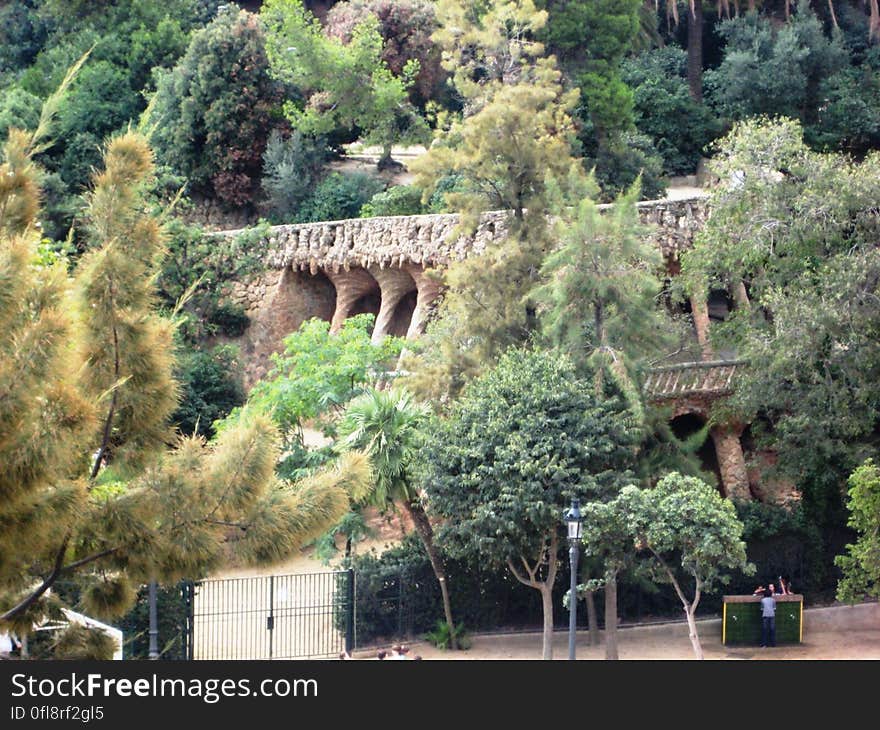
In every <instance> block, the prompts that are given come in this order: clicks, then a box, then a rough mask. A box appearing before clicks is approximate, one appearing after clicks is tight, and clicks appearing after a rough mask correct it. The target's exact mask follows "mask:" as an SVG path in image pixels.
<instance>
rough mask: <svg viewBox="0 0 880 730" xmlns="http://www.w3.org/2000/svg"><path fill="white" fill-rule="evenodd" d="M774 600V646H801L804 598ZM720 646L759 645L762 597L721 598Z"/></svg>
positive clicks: (787, 597) (791, 595)
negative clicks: (722, 612) (722, 606)
mask: <svg viewBox="0 0 880 730" xmlns="http://www.w3.org/2000/svg"><path fill="white" fill-rule="evenodd" d="M774 598H775V599H776V643H777V644H800V643H801V641H803V638H804V597H803V596H802V595H800V594H798V593H792V594H790V595H787V596H774ZM721 643H722V644H724V645H725V646H732V645H741V646H757V645H758V644H760V643H761V597H760V596H724V615H723V619H722V621H721Z"/></svg>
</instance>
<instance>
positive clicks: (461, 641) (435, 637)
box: [425, 621, 471, 649]
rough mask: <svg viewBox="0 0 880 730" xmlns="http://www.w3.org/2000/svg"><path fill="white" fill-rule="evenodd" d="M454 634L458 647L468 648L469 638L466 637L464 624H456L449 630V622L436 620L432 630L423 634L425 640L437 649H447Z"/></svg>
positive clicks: (469, 646) (469, 644) (469, 645)
mask: <svg viewBox="0 0 880 730" xmlns="http://www.w3.org/2000/svg"><path fill="white" fill-rule="evenodd" d="M453 636H455V638H456V640H457V642H458V648H459V649H470V648H471V640H470V639H469V638H468V635H467V631H465V628H464V624H458V625H457V626H456V627H455V628H454V629H453V630H452V631H450V630H449V624H448V623H446V622H445V621H438V622H437V626H436V628H435V629H434V630H433V631H429V632H428V633H427V634H425V641H428V642H430V643H431V644H433V645H434V646H436V647H437V648H438V649H448V648H449V646H450V645H451V643H452V637H453Z"/></svg>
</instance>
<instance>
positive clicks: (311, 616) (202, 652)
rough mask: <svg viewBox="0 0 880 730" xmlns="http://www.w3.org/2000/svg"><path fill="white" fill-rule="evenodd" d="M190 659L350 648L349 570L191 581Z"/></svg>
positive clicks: (320, 653) (293, 655) (305, 654)
mask: <svg viewBox="0 0 880 730" xmlns="http://www.w3.org/2000/svg"><path fill="white" fill-rule="evenodd" d="M189 605H190V617H189V622H188V623H189V627H190V629H189V633H190V640H189V641H188V642H187V643H188V653H189V658H191V659H304V658H310V657H326V656H332V655H334V654H339V653H340V652H342V651H343V650H346V651H349V652H350V651H351V649H352V646H353V644H354V571H352V570H341V571H332V572H327V573H302V574H296V575H269V576H260V577H256V578H221V579H215V580H203V581H199V582H197V583H194V584H193V586H192V600H191V601H190V604H189Z"/></svg>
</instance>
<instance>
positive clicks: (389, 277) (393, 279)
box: [367, 266, 417, 343]
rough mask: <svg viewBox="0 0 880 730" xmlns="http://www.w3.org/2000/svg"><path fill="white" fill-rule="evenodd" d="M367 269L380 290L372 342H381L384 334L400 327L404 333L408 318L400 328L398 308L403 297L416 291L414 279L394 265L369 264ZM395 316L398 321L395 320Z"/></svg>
mask: <svg viewBox="0 0 880 730" xmlns="http://www.w3.org/2000/svg"><path fill="white" fill-rule="evenodd" d="M367 270H368V271H369V273H370V275H371V276H372V277H373V278H374V279H375V280H376V281H377V282H378V285H379V292H380V306H379V311H378V313H377V315H376V326H375V327H374V329H373V342H376V343H378V342H381V340H382V338H383V337H385V336H386V335H389V334H395V333H396V332H397V331H399V330H401V329H402V331H403V332H402V333H406V331H407V329H408V328H409V320H407V321H406V322H405V323H403V327H402V328H401V326H400V324H401V323H400V322H399V318H400V316H401V314H402V313H401V312H399V311H398V310H399V308H400V305H401V303H402V302H403V300H404V298H405V297H407V295H408V294H410V293H411V292H416V291H417V286H416V282H415V280H414V279H413V277H412V276H410V274H409V273H408V272H407V271H406V270H404V269H399V268H396V267H387V268H382V267H379V266H370V267H369V268H368V269H367ZM414 309H415V302H413V303H412V310H414ZM412 310H411V311H410V318H411V316H412ZM396 318H397V320H398V321H395V320H396ZM395 324H396V325H397V326H396V327H395Z"/></svg>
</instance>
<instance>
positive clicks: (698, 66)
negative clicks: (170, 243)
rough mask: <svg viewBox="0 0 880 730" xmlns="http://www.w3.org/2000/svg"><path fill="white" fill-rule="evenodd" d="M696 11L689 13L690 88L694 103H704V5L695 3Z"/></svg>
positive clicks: (699, 1) (698, 1)
mask: <svg viewBox="0 0 880 730" xmlns="http://www.w3.org/2000/svg"><path fill="white" fill-rule="evenodd" d="M694 11H695V12H691V11H688V14H687V18H688V41H687V42H688V48H687V52H688V66H687V72H688V88H689V89H690V92H691V98H692V99H693V100H694V101H697V102H702V101H703V5H702V2H701V0H697V2H695V3H694Z"/></svg>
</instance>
